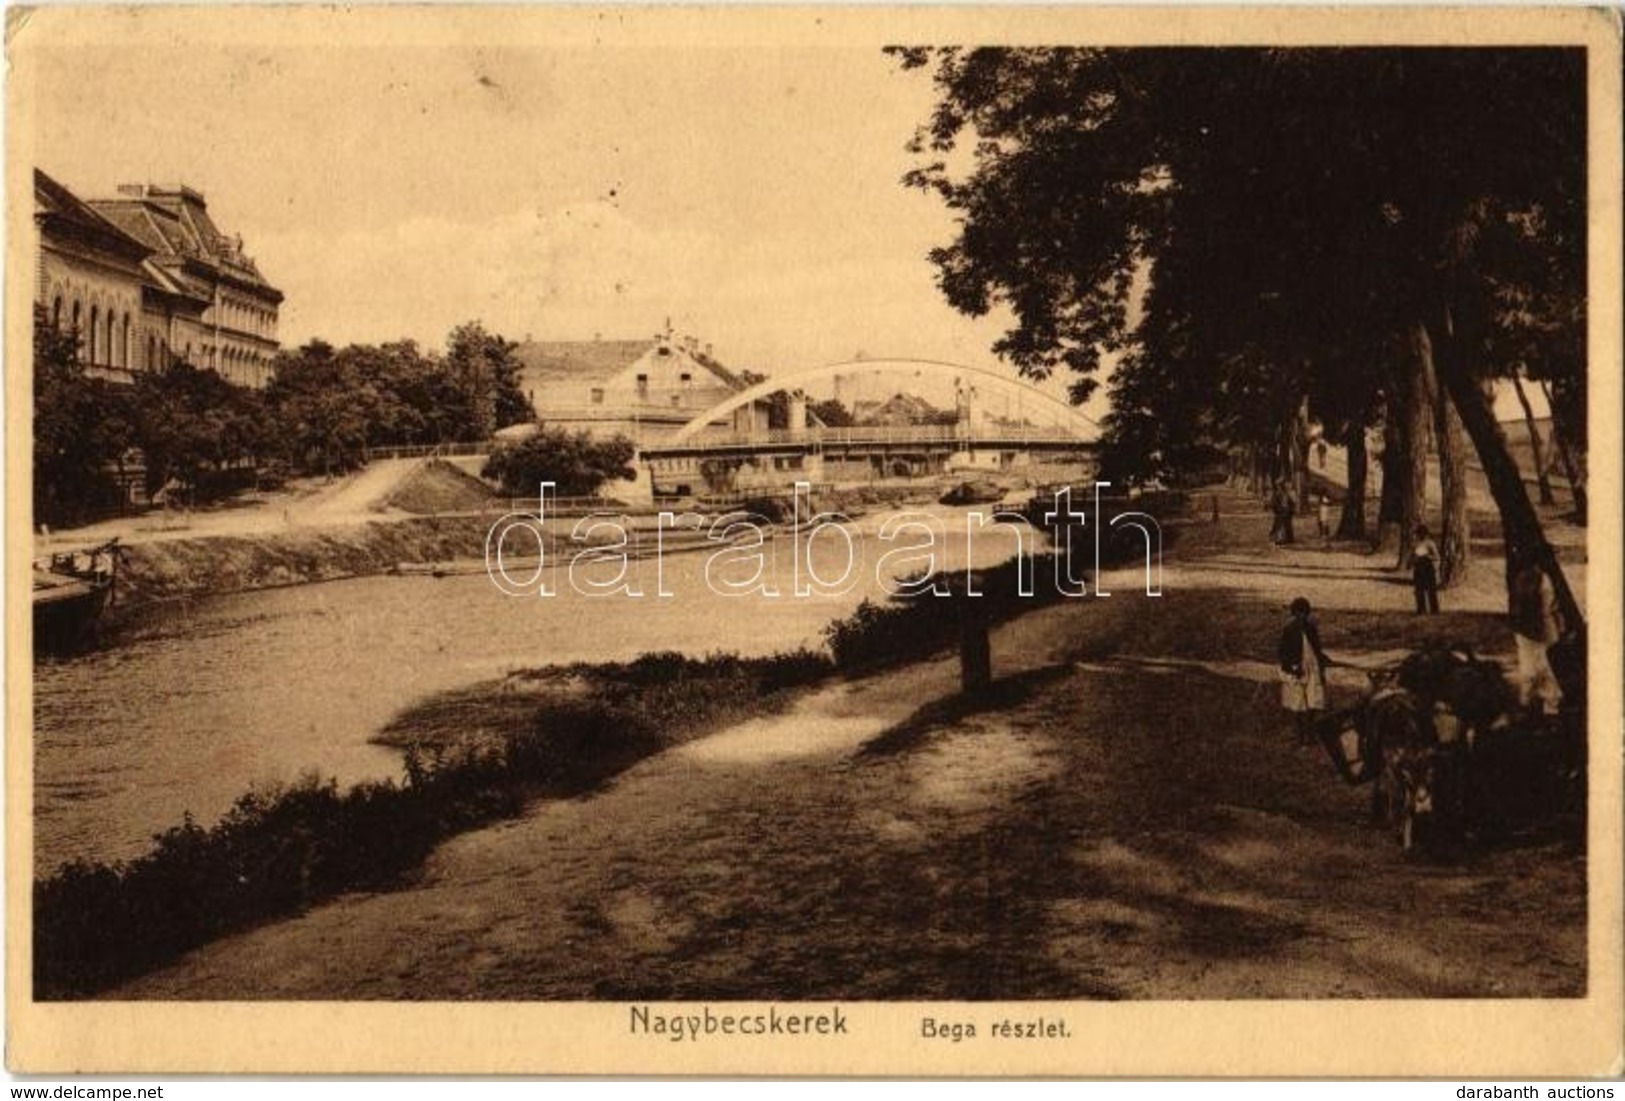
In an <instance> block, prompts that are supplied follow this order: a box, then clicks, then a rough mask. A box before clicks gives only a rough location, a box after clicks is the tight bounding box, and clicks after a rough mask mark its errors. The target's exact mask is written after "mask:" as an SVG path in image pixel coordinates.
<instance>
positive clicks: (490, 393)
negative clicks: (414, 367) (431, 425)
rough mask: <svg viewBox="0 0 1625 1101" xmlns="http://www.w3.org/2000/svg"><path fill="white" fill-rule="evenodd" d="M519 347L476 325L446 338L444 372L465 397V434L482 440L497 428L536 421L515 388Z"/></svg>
mask: <svg viewBox="0 0 1625 1101" xmlns="http://www.w3.org/2000/svg"><path fill="white" fill-rule="evenodd" d="M518 347H519V346H518V345H517V344H515V343H513V342H512V341H510V340H507V339H505V338H503V337H500V336H497V335H496V334H495V333H488V332H486V331H485V326H483V325H481V324H480V323H479V322H478V321H470V322H468V323H466V324H463V325H459V326H457V328H455V329H453V330H452V331H451V335H450V336H448V337H447V338H446V371H447V373H448V374H450V376H451V378H452V379H453V380H455V382H456V384H457V385H458V386H459V387H460V388H461V389H462V391H463V393H464V394H465V395H466V400H467V403H468V407H469V410H470V416H469V424H468V430H469V434H470V436H471V437H472V438H474V439H481V440H483V439H486V438H487V437H489V436H490V435H491V433H492V432H493V431H494V430H496V429H498V428H506V427H507V426H509V425H512V424H523V423H526V422H528V421H532V420H535V419H536V412H535V410H534V409H533V408H532V407H531V404H530V401H529V399H527V398H526V397H525V394H524V391H523V390H521V389H520V388H519V369H520V363H519V360H518V358H517V357H516V356H515V355H514V351H515V350H516V349H517V348H518Z"/></svg>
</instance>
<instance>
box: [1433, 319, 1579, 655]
mask: <svg viewBox="0 0 1625 1101" xmlns="http://www.w3.org/2000/svg"><path fill="white" fill-rule="evenodd" d="M1447 332H1448V330H1447V329H1446V330H1443V331H1441V332H1440V334H1439V336H1438V339H1437V341H1436V342H1435V347H1434V365H1435V366H1436V368H1437V369H1438V376H1439V382H1440V383H1441V384H1442V386H1443V388H1444V390H1445V391H1446V392H1447V393H1448V394H1449V395H1450V398H1451V400H1452V401H1454V402H1455V405H1456V409H1457V411H1458V412H1459V413H1460V414H1461V422H1462V426H1463V427H1464V428H1465V429H1466V430H1467V434H1468V435H1469V436H1470V437H1472V441H1473V446H1474V447H1476V448H1477V449H1478V458H1479V462H1481V463H1482V464H1483V466H1484V477H1485V479H1486V480H1487V481H1488V482H1489V486H1490V494H1491V495H1492V496H1493V497H1494V498H1495V504H1496V507H1497V508H1498V509H1500V512H1501V523H1502V528H1503V530H1504V531H1505V532H1506V533H1507V536H1508V544H1507V553H1508V554H1514V553H1521V554H1526V555H1530V556H1532V557H1533V558H1534V559H1535V560H1536V561H1537V562H1538V563H1539V564H1540V567H1541V569H1542V570H1543V571H1545V573H1546V575H1547V576H1548V577H1549V578H1551V581H1552V588H1553V589H1554V590H1555V592H1556V595H1557V602H1558V606H1559V608H1560V609H1561V610H1562V613H1563V619H1564V621H1565V622H1566V623H1568V624H1569V625H1570V626H1571V627H1573V628H1575V629H1576V630H1583V629H1584V625H1585V616H1584V615H1583V614H1582V613H1581V611H1580V604H1579V601H1577V600H1575V598H1574V590H1573V589H1570V588H1569V583H1568V578H1566V577H1565V576H1564V575H1563V567H1562V566H1561V565H1560V564H1559V563H1558V561H1557V555H1556V554H1555V553H1554V552H1553V551H1552V546H1551V544H1550V543H1548V542H1547V541H1546V533H1545V532H1544V531H1543V530H1542V529H1541V526H1540V517H1539V515H1537V514H1536V512H1535V506H1534V505H1532V504H1530V502H1529V494H1528V493H1527V492H1526V491H1525V489H1524V484H1523V478H1522V477H1521V476H1520V475H1519V473H1518V467H1517V464H1516V463H1514V462H1513V461H1512V454H1511V452H1510V451H1508V449H1507V443H1506V437H1505V436H1504V435H1502V433H1501V426H1500V425H1499V424H1497V423H1496V421H1495V414H1494V413H1493V412H1492V411H1491V409H1490V405H1489V402H1488V401H1486V400H1485V398H1484V392H1483V391H1482V390H1481V389H1479V386H1478V381H1477V379H1475V378H1474V377H1473V375H1472V372H1471V370H1470V369H1469V368H1468V365H1467V363H1466V362H1465V356H1464V355H1463V353H1462V350H1461V348H1460V344H1461V343H1463V342H1462V341H1461V339H1460V336H1459V334H1454V335H1446V333H1447Z"/></svg>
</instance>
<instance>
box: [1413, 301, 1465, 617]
mask: <svg viewBox="0 0 1625 1101" xmlns="http://www.w3.org/2000/svg"><path fill="white" fill-rule="evenodd" d="M1414 347H1415V349H1416V377H1417V379H1418V380H1419V381H1420V382H1421V388H1422V390H1423V392H1424V394H1425V396H1426V398H1427V404H1428V405H1430V406H1431V407H1432V409H1433V438H1434V441H1435V443H1436V444H1437V450H1438V454H1439V500H1440V522H1439V584H1440V585H1441V586H1450V585H1456V584H1459V583H1460V582H1461V581H1462V580H1464V579H1465V578H1466V576H1467V567H1468V560H1469V557H1470V554H1469V549H1470V547H1471V545H1472V540H1471V533H1470V532H1469V530H1468V525H1467V445H1466V441H1465V440H1464V439H1463V438H1462V431H1461V417H1460V415H1459V414H1458V413H1457V411H1456V406H1455V402H1453V401H1451V400H1450V395H1449V394H1446V393H1443V392H1442V391H1441V390H1440V387H1439V379H1438V376H1437V374H1436V372H1435V370H1434V363H1433V340H1432V336H1431V334H1430V333H1429V332H1428V330H1427V327H1426V326H1424V325H1418V326H1417V327H1416V331H1415V334H1414Z"/></svg>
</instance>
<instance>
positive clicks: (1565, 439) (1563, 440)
mask: <svg viewBox="0 0 1625 1101" xmlns="http://www.w3.org/2000/svg"><path fill="white" fill-rule="evenodd" d="M1540 392H1541V394H1542V395H1543V396H1544V397H1545V398H1546V408H1548V409H1550V410H1551V411H1552V436H1551V439H1552V444H1553V446H1554V447H1556V449H1557V455H1558V459H1559V460H1560V461H1561V462H1562V463H1563V475H1564V477H1566V478H1568V480H1569V492H1570V493H1572V494H1573V495H1574V522H1575V523H1577V524H1580V525H1582V526H1583V525H1584V524H1585V522H1586V486H1585V482H1586V480H1585V472H1584V471H1583V470H1581V469H1580V468H1578V467H1577V466H1576V465H1575V462H1574V452H1573V451H1572V450H1571V449H1570V448H1569V441H1570V440H1571V439H1575V438H1576V436H1575V433H1574V432H1573V431H1572V429H1571V426H1570V425H1569V423H1568V418H1567V417H1566V416H1565V415H1564V413H1563V411H1562V410H1561V409H1560V408H1559V406H1558V403H1557V402H1556V401H1555V400H1554V395H1553V394H1552V389H1551V387H1550V386H1547V385H1546V380H1545V379H1542V380H1541V382H1540Z"/></svg>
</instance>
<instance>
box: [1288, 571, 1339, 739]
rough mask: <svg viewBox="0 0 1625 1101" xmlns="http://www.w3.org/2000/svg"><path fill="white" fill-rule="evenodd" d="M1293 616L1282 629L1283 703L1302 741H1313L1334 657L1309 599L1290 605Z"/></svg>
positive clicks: (1323, 707) (1324, 704)
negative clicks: (1322, 640)
mask: <svg viewBox="0 0 1625 1101" xmlns="http://www.w3.org/2000/svg"><path fill="white" fill-rule="evenodd" d="M1290 611H1291V613H1292V618H1291V619H1289V620H1288V621H1287V624H1286V626H1285V627H1284V628H1282V629H1281V640H1280V644H1279V648H1278V657H1279V660H1280V665H1281V706H1282V707H1284V708H1285V709H1286V710H1287V712H1288V713H1290V714H1291V715H1292V728H1293V730H1294V732H1295V733H1296V734H1297V736H1298V742H1299V744H1307V743H1309V742H1312V741H1314V732H1315V721H1316V720H1317V719H1318V718H1319V717H1320V715H1321V714H1322V713H1323V712H1324V711H1325V710H1326V667H1327V666H1328V665H1330V664H1331V663H1332V659H1331V658H1329V657H1327V656H1326V651H1325V650H1322V649H1321V647H1320V630H1319V628H1318V627H1316V625H1315V621H1314V617H1313V616H1312V615H1311V612H1312V609H1311V608H1310V606H1309V601H1307V600H1305V599H1304V598H1303V597H1301V596H1300V597H1298V598H1297V599H1296V600H1294V601H1293V602H1292V604H1291V607H1290Z"/></svg>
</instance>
